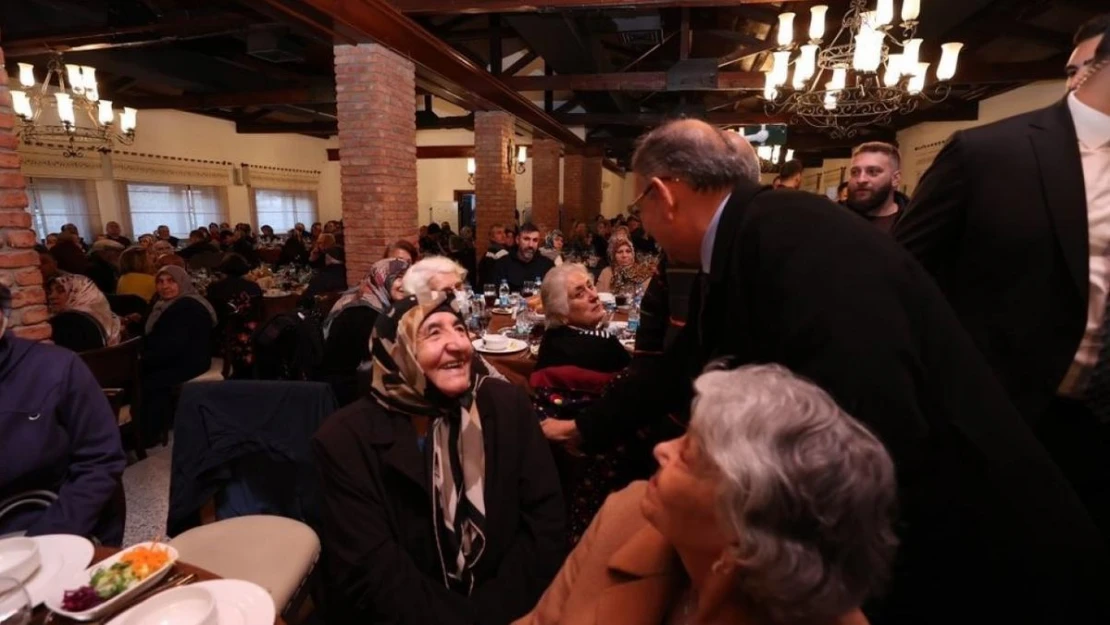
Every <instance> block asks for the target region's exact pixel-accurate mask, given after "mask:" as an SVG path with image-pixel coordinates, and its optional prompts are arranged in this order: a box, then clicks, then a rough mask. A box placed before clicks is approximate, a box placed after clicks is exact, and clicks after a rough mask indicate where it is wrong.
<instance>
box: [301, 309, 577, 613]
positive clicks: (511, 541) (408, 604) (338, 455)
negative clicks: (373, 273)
mask: <svg viewBox="0 0 1110 625" xmlns="http://www.w3.org/2000/svg"><path fill="white" fill-rule="evenodd" d="M370 352H371V357H372V365H371V371H372V377H371V382H370V384H369V386H370V391H369V396H368V397H364V398H362V399H360V400H358V401H357V402H356V403H354V404H352V405H350V406H347V407H346V408H344V409H343V410H340V411H339V412H338V413H336V414H335V415H332V416H331V417H330V418H329V419H328V420H327V421H326V422H325V423H324V425H323V427H322V428H321V429H320V431H319V432H318V433H317V434H316V438H315V440H314V441H313V449H314V455H315V458H316V466H317V468H318V470H319V471H320V474H321V481H322V495H323V501H324V505H323V513H322V516H323V526H322V531H321V534H320V538H321V542H322V543H323V550H324V558H323V561H324V562H325V563H326V564H325V566H326V567H327V570H326V572H325V574H326V575H327V576H328V579H329V580H331V584H330V585H331V590H332V591H334V595H333V596H332V597H329V611H331V610H334V615H335V617H336V618H335V620H334V622H335V623H338V624H342V625H347V624H351V625H353V624H356V623H437V624H438V625H456V624H457V625H463V624H468V625H469V624H472V623H484V624H490V625H496V624H503V623H508V622H509V621H511V620H512V619H514V618H517V617H519V616H521V615H522V614H524V613H525V612H526V611H528V610H529V609H530V608H531V607H532V606H533V605H535V602H536V599H537V598H538V597H539V595H540V593H541V592H543V589H544V588H545V587H546V586H547V583H548V581H549V580H550V579H551V577H552V575H553V574H554V572H555V570H557V569H558V567H559V564H560V563H561V562H562V556H563V551H562V545H563V544H564V514H563V502H562V497H561V496H560V493H559V480H558V477H557V475H556V473H555V467H554V464H553V463H552V459H551V452H550V448H549V445H548V444H547V441H546V440H545V439H544V438H543V434H542V432H541V431H540V429H539V425H538V422H537V420H536V416H535V414H534V413H533V412H532V408H531V405H530V404H529V400H528V396H527V394H526V393H525V392H524V390H523V389H521V388H519V387H516V386H513V385H511V384H508V383H506V382H502V381H500V380H495V379H491V378H488V377H485V376H483V375H480V374H479V373H478V369H476V368H475V367H474V350H473V347H472V346H471V343H470V336H469V335H468V334H467V330H466V326H465V324H464V322H463V319H462V317H461V315H460V313H459V305H458V302H457V300H456V299H455V297H454V294H453V293H451V292H450V291H447V292H442V291H436V292H434V293H431V294H430V295H429V296H428V297H427V298H421V299H420V300H418V299H417V297H416V296H410V297H407V298H406V299H404V300H402V301H399V302H397V303H395V304H394V305H393V307H392V308H390V309H389V310H388V311H386V312H385V313H384V314H382V315H381V316H379V317H378V321H377V323H376V325H375V327H374V333H373V336H372V338H371V348H370Z"/></svg>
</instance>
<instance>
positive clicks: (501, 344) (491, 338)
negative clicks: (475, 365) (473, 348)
mask: <svg viewBox="0 0 1110 625" xmlns="http://www.w3.org/2000/svg"><path fill="white" fill-rule="evenodd" d="M482 347H485V348H486V349H491V350H494V351H501V350H503V349H506V348H508V347H509V337H507V336H505V335H503V334H487V335H485V336H483V337H482Z"/></svg>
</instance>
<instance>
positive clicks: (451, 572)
mask: <svg viewBox="0 0 1110 625" xmlns="http://www.w3.org/2000/svg"><path fill="white" fill-rule="evenodd" d="M459 310H460V306H459V302H458V300H457V299H455V296H454V294H453V293H451V292H450V291H448V292H432V293H431V294H429V295H428V296H427V297H424V298H421V299H419V300H418V299H417V297H416V296H410V297H408V298H406V299H404V300H401V301H399V302H397V303H395V304H394V305H393V307H392V308H389V309H388V310H387V311H386V312H384V313H383V314H382V315H381V316H379V317H378V321H377V323H376V324H375V325H374V332H373V334H372V335H371V337H370V359H371V388H370V393H371V395H372V397H373V398H374V399H375V400H376V401H377V402H378V403H379V404H380V405H381V406H382V407H384V408H386V409H387V410H393V411H398V412H402V413H404V414H408V415H417V416H426V417H429V418H430V420H431V423H430V425H429V428H428V433H429V434H428V438H429V442H430V443H431V444H430V445H429V447H431V466H432V489H433V493H432V501H433V507H434V510H433V514H432V516H433V518H434V519H435V526H436V546H437V548H438V553H439V559H440V566H441V567H442V570H443V575H444V580H443V581H444V585H445V586H447V587H448V588H458V589H461V590H463V591H465V592H466V594H467V595H469V594H470V592H471V591H472V590H473V589H474V572H473V571H474V568H475V566H477V564H478V561H479V560H481V557H482V553H483V551H484V550H485V544H486V539H485V514H486V504H485V483H484V482H485V474H486V468H485V467H486V451H485V442H484V439H483V436H482V419H481V416H480V415H479V413H478V405H477V403H476V402H475V401H474V398H475V396H476V395H477V389H478V388H480V386H481V384H482V381H483V380H485V376H484V375H482V374H481V373H480V372H479V370H478V369H476V368H474V363H472V365H471V367H472V369H471V370H472V372H473V373H472V375H473V381H472V383H471V386H470V388H471V390H470V391H469V392H467V393H466V394H464V395H463V396H461V397H457V398H450V397H446V396H444V395H443V394H442V393H440V392H439V391H438V389H436V388H435V387H434V386H432V385H431V384H429V382H428V379H427V377H426V376H425V375H424V372H423V370H421V368H420V365H419V364H418V363H417V361H416V341H417V333H418V332H419V330H420V326H421V325H423V323H424V320H425V319H427V318H428V317H429V316H431V315H432V314H434V313H438V312H450V313H452V314H454V315H456V316H460V317H461V315H460V312H459Z"/></svg>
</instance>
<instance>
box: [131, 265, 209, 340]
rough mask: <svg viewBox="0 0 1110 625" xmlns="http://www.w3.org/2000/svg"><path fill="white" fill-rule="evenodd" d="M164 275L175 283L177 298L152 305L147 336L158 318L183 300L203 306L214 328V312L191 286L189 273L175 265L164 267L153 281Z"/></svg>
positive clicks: (191, 281) (147, 322)
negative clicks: (167, 275)
mask: <svg viewBox="0 0 1110 625" xmlns="http://www.w3.org/2000/svg"><path fill="white" fill-rule="evenodd" d="M164 273H167V274H169V275H170V277H172V278H173V281H174V282H176V283H177V289H178V293H177V297H175V298H173V299H159V300H158V302H157V303H156V304H154V308H152V309H151V311H150V316H149V317H147V320H146V331H147V334H150V332H151V330H153V329H154V324H155V323H156V322H157V321H158V318H159V317H161V316H162V313H164V312H166V309H167V308H169V307H170V306H173V305H174V304H176V303H177V302H179V301H181V300H183V299H185V298H189V299H195V300H196V301H198V302H200V303H201V304H203V305H204V308H205V310H207V311H208V314H209V315H210V316H211V317H212V325H213V326H215V325H216V320H217V317H216V310H215V309H214V308H212V304H210V303H208V300H207V299H205V298H204V296H202V295H201V294H200V293H198V292H197V287H195V286H193V279H192V278H190V277H189V273H188V272H187V271H185V270H184V269H182V268H181V267H178V266H177V265H166V266H165V267H162V268H161V269H159V270H158V273H157V274H156V275H155V276H154V279H155V280H157V279H158V276H160V275H162V274H164Z"/></svg>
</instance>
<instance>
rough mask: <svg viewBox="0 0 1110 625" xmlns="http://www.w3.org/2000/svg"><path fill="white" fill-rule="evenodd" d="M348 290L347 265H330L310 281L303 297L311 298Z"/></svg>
mask: <svg viewBox="0 0 1110 625" xmlns="http://www.w3.org/2000/svg"><path fill="white" fill-rule="evenodd" d="M346 290H347V265H328V266H326V267H324V268H323V269H321V270H319V271H317V272H316V275H314V276H312V279H311V280H309V281H308V288H306V289H305V291H304V295H303V297H305V298H311V297H316V296H317V295H323V294H324V293H338V292H339V291H346Z"/></svg>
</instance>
